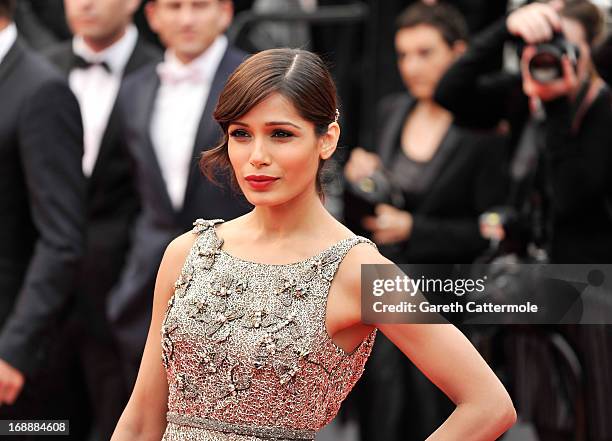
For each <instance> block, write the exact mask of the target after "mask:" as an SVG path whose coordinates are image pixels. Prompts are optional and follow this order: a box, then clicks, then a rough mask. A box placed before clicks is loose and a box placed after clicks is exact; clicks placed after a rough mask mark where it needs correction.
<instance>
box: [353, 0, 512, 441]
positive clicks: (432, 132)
mask: <svg viewBox="0 0 612 441" xmlns="http://www.w3.org/2000/svg"><path fill="white" fill-rule="evenodd" d="M465 29H466V26H465V23H464V21H463V18H462V17H461V15H460V14H459V13H458V12H456V11H455V10H454V9H453V8H452V7H450V6H446V5H432V6H427V5H424V4H421V3H417V4H415V5H413V6H411V7H409V8H408V9H407V10H406V11H405V12H404V13H403V14H402V15H401V16H400V18H399V20H398V29H397V32H396V39H395V46H396V51H397V57H398V68H399V70H400V73H401V75H402V78H403V80H404V82H405V84H406V87H407V89H408V90H407V91H406V92H404V93H400V94H397V95H392V96H389V97H387V98H385V99H384V100H383V101H382V102H381V104H380V106H379V111H378V119H379V124H378V127H379V130H378V133H377V136H376V139H377V144H376V146H375V147H376V148H375V150H374V151H366V150H364V149H361V148H356V149H354V150H353V152H352V154H351V157H350V159H349V161H348V163H347V165H346V168H345V176H346V178H347V181H348V182H349V183H350V185H351V186H354V187H359V186H361V187H362V188H365V187H367V185H368V184H367V182H368V180H371V179H377V178H376V176H381V171H382V170H385V172H384V173H385V175H386V176H390V178H389V179H390V181H392V182H393V186H394V187H397V188H398V190H399V191H398V192H394V193H398V194H399V195H398V194H396V195H395V196H396V197H392V198H391V199H393V200H389V201H388V202H389V203H378V204H373V205H372V206H370V205H368V204H366V203H364V202H363V198H362V196H360V195H359V192H358V191H356V192H355V194H353V193H352V192H350V191H347V192H346V198H345V202H346V203H345V218H346V221H347V222H348V223H349V225H350V226H351V228H352V229H354V230H359V227H360V226H361V227H362V230H364V229H365V231H362V234H370V235H371V237H372V239H373V240H374V241H375V242H376V243H377V245H378V246H379V248H380V251H381V252H382V253H383V254H384V255H385V256H386V257H388V258H389V259H391V260H393V261H395V262H397V263H412V264H440V263H443V264H448V265H435V268H432V267H433V265H419V268H418V270H419V271H423V272H424V273H425V274H427V275H428V276H429V277H432V276H433V272H435V273H436V275H435V277H442V278H444V277H448V276H452V272H450V271H452V266H453V265H452V264H454V263H470V262H472V261H473V260H474V259H475V258H476V257H477V256H478V255H479V254H480V253H482V252H483V250H485V249H486V247H487V241H486V240H485V239H483V237H482V236H481V234H480V231H479V224H478V217H479V215H480V214H481V213H482V212H483V211H485V210H487V209H488V208H490V207H491V206H492V205H495V204H498V203H500V202H502V201H503V200H504V196H505V180H504V173H503V170H504V142H503V139H500V138H499V137H497V136H492V135H491V134H485V133H475V132H471V131H469V130H466V129H462V128H460V127H458V126H457V125H456V124H454V121H453V115H452V114H451V113H450V112H448V111H446V110H445V109H443V108H442V107H441V106H439V105H438V104H436V103H435V102H434V101H433V100H432V96H433V93H434V90H435V87H436V85H437V82H438V79H439V78H440V77H441V76H442V75H443V74H444V72H445V71H446V69H447V68H448V66H449V65H450V64H451V63H453V61H454V60H455V59H456V58H457V57H458V56H459V55H460V54H461V53H462V52H463V51H464V49H465V39H466V34H467V32H466V30H465ZM410 271H412V273H411V272H409V273H408V274H412V275H413V277H414V276H415V275H416V272H415V271H416V268H415V267H414V266H413V267H411V269H410ZM402 358H403V355H402V354H401V353H400V352H399V351H397V350H396V349H395V348H394V347H393V345H392V344H391V343H389V342H388V341H387V340H386V339H384V338H383V337H382V336H381V337H379V338H377V341H376V345H375V346H374V351H373V355H372V357H371V359H370V361H369V362H368V363H369V365H368V368H367V369H366V371H365V376H364V380H363V385H362V386H358V389H359V391H360V392H361V393H362V394H363V396H364V399H363V400H361V405H360V411H361V412H362V415H361V417H360V419H359V421H360V425H361V439H362V440H363V441H369V440H375V441H395V440H408V439H410V440H412V439H415V440H416V439H425V438H427V437H428V436H429V435H430V434H431V433H432V432H433V431H434V430H435V427H436V426H437V425H439V424H440V422H442V421H443V420H444V419H445V418H446V417H447V416H448V414H449V413H450V412H451V411H452V406H451V405H450V402H449V401H448V400H447V399H445V397H443V396H441V395H440V394H439V393H438V392H437V391H436V390H435V388H434V387H433V385H432V384H431V382H429V380H427V378H425V377H424V376H423V375H421V374H420V373H419V372H418V371H417V370H416V369H415V368H414V366H408V365H406V364H405V363H404V364H402V363H401V360H402Z"/></svg>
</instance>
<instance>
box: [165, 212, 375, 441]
mask: <svg viewBox="0 0 612 441" xmlns="http://www.w3.org/2000/svg"><path fill="white" fill-rule="evenodd" d="M221 222H223V220H221V219H214V220H203V219H198V220H197V221H195V222H194V228H193V233H194V234H195V235H196V236H197V237H196V240H195V242H194V245H193V247H192V249H191V251H190V253H189V255H188V257H187V259H186V261H185V265H184V267H183V269H182V271H181V274H180V276H179V278H178V280H177V281H176V284H175V294H174V296H173V297H172V298H171V299H170V302H169V303H168V310H167V311H166V315H165V317H164V321H163V324H162V329H161V336H162V361H163V364H164V367H165V368H166V371H167V377H168V385H169V399H168V409H169V413H168V427H167V429H166V433H165V434H164V440H166V441H172V440H179V439H181V440H183V439H189V440H202V441H213V440H217V439H219V440H232V441H233V440H236V441H238V440H240V441H257V440H260V439H261V440H265V439H278V440H294V439H295V440H297V439H312V437H311V435H313V434H314V433H315V432H316V431H317V430H318V429H320V428H321V427H323V426H324V425H325V424H327V423H328V422H329V421H330V420H331V419H332V418H333V417H334V416H335V415H336V413H337V411H338V409H339V407H340V404H341V402H342V401H343V400H344V398H345V397H346V395H347V394H348V392H349V391H350V390H351V389H352V387H353V385H354V384H355V382H356V381H357V380H358V379H359V377H360V376H361V373H362V372H363V367H364V364H365V361H366V360H367V357H368V356H369V354H370V351H371V347H372V344H373V341H374V337H375V333H376V332H375V331H374V332H372V333H371V334H370V335H369V336H368V337H367V338H366V339H365V340H364V341H363V342H362V343H361V344H360V345H359V346H358V347H357V348H356V349H355V350H354V351H353V352H351V353H350V354H347V353H344V351H342V350H340V349H339V348H338V347H337V346H336V345H335V344H334V343H333V341H332V340H331V338H330V337H329V336H328V334H327V331H326V328H325V309H326V306H327V294H328V292H329V287H330V285H331V281H332V280H333V277H334V275H335V273H336V271H337V269H338V266H339V264H340V262H341V261H342V259H343V257H344V256H345V255H346V253H347V252H348V251H349V250H350V249H351V248H352V247H353V246H354V245H356V244H358V243H369V244H372V242H370V241H369V240H367V239H365V238H362V237H360V236H354V237H351V238H347V239H345V240H343V241H340V242H338V243H337V244H334V245H333V246H331V247H329V248H328V249H326V250H324V251H323V252H321V253H319V254H317V255H315V256H312V257H311V258H308V259H305V260H303V261H301V262H296V263H291V264H287V265H266V264H260V263H256V262H249V261H246V260H242V259H239V258H236V257H233V256H231V255H230V254H227V253H226V252H224V251H223V250H222V246H223V240H222V239H221V238H220V237H218V235H217V234H216V228H215V225H217V224H219V223H221ZM372 245H373V244H372ZM228 427H231V430H229V429H227V430H226V428H228ZM224 428H225V429H224ZM220 432H223V434H224V435H223V437H221V436H220V435H219V433H220ZM187 433H188V434H189V435H188V436H187V435H186V434H187ZM215 433H217V435H218V436H219V437H218V438H217V437H216V436H215ZM250 433H256V434H259V435H258V436H259V437H258V438H253V437H251V435H249V434H250ZM275 434H276V435H278V434H284V435H283V436H282V437H280V436H276V435H275ZM253 436H255V435H253Z"/></svg>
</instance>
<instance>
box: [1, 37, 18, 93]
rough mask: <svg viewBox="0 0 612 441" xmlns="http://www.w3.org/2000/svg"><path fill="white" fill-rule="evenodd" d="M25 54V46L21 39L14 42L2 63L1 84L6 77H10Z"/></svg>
mask: <svg viewBox="0 0 612 441" xmlns="http://www.w3.org/2000/svg"><path fill="white" fill-rule="evenodd" d="M22 56H23V47H22V45H21V41H20V40H19V39H18V40H17V41H15V43H13V46H12V47H11V48H10V49H9V51H8V52H7V53H6V55H5V56H4V59H3V60H2V62H1V63H0V84H4V79H5V78H6V77H8V75H9V73H10V72H11V70H13V67H15V66H16V65H17V62H18V61H19V59H20V58H21V57H22Z"/></svg>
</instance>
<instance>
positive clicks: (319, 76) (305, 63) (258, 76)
mask: <svg viewBox="0 0 612 441" xmlns="http://www.w3.org/2000/svg"><path fill="white" fill-rule="evenodd" d="M273 93H279V94H281V95H282V96H283V97H285V98H286V99H288V100H289V101H290V102H291V103H292V104H293V106H294V107H295V108H296V110H297V112H298V113H299V114H300V116H301V117H302V118H304V119H305V120H307V121H310V122H311V123H313V124H314V126H315V134H316V135H317V136H321V135H323V134H325V133H327V129H328V126H329V124H331V123H332V122H334V121H335V120H336V109H337V106H338V103H337V96H336V86H335V84H334V81H333V79H332V77H331V74H330V73H329V70H328V69H327V67H326V66H325V63H323V61H322V60H321V58H319V56H318V55H316V54H313V53H312V52H308V51H305V50H301V49H269V50H266V51H263V52H259V53H257V54H255V55H253V56H251V57H249V58H248V59H246V60H245V61H244V62H243V63H242V64H241V65H240V66H238V68H237V69H236V70H235V71H234V73H232V75H231V76H230V77H229V79H228V80H227V83H226V84H225V87H224V88H223V91H222V92H221V95H220V96H219V102H218V103H217V107H216V109H215V112H214V118H215V120H216V121H217V123H218V124H219V125H220V126H221V130H222V131H223V139H222V140H221V141H220V143H219V144H218V145H217V146H216V147H214V148H212V149H210V150H207V151H205V152H204V153H202V156H201V158H200V169H201V170H202V173H203V174H204V175H205V176H206V177H207V178H208V179H209V180H210V181H212V182H213V183H217V184H219V181H218V179H217V177H216V175H217V173H219V172H220V173H222V174H225V175H227V176H229V178H230V182H231V185H232V188H233V189H235V190H237V191H240V187H239V186H238V182H237V180H236V175H235V174H234V171H233V169H232V165H231V163H230V160H229V154H228V149H227V147H228V139H229V135H228V128H229V125H230V123H231V122H232V121H236V120H238V119H239V118H241V117H242V116H243V115H245V114H246V113H248V112H249V111H250V110H251V109H252V108H253V107H255V106H256V105H257V104H259V103H260V102H261V101H263V100H264V99H266V98H267V97H269V96H270V95H271V94H273ZM324 163H325V161H324V160H320V161H319V168H318V170H317V180H316V182H317V193H318V194H319V196H320V197H323V183H322V181H323V177H322V174H323V172H322V171H323V165H324Z"/></svg>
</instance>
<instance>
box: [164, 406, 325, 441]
mask: <svg viewBox="0 0 612 441" xmlns="http://www.w3.org/2000/svg"><path fill="white" fill-rule="evenodd" d="M166 419H167V421H168V422H169V423H174V424H178V425H180V426H189V427H196V428H199V429H210V430H214V431H217V432H223V433H232V434H236V435H244V436H256V437H258V438H263V439H268V440H274V441H311V440H314V439H315V434H316V432H315V431H314V430H296V429H287V428H284V427H265V426H247V425H244V424H234V423H227V422H225V421H219V420H213V419H210V418H202V417H198V416H194V415H181V414H178V413H171V412H168V413H167V415H166Z"/></svg>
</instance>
